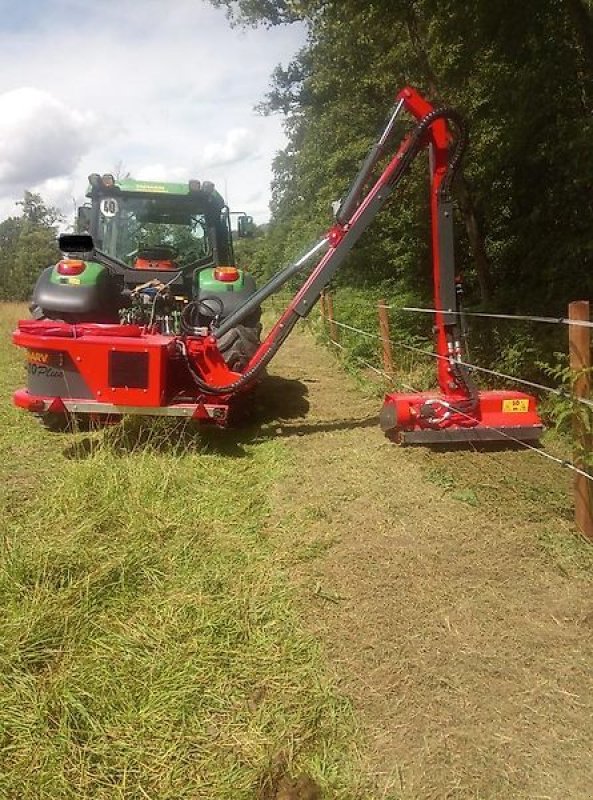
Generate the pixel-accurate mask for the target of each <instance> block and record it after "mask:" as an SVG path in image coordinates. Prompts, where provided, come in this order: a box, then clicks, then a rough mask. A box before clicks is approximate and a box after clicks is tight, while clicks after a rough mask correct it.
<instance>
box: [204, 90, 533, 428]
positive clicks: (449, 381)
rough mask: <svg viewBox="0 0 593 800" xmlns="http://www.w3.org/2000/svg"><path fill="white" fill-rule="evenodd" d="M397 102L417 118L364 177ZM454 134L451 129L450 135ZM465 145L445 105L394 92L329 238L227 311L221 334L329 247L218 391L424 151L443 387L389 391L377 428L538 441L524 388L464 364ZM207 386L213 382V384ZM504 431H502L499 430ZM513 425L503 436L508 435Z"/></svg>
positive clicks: (244, 380) (323, 279) (383, 142)
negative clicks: (461, 193)
mask: <svg viewBox="0 0 593 800" xmlns="http://www.w3.org/2000/svg"><path fill="white" fill-rule="evenodd" d="M402 109H405V110H406V111H408V112H409V113H410V114H411V115H412V116H413V117H415V119H416V120H417V125H416V127H415V128H414V129H413V130H412V131H411V132H410V133H409V134H408V135H407V136H406V137H405V139H404V140H403V142H402V143H401V144H400V146H399V148H398V149H397V152H396V153H395V155H393V156H392V158H391V160H390V161H389V162H388V164H387V166H386V167H385V168H384V169H383V171H382V173H381V174H380V175H379V177H378V178H377V179H376V180H375V181H374V183H372V185H371V186H370V188H369V189H368V190H367V186H368V185H369V184H370V183H371V180H372V177H373V173H374V171H375V168H376V167H377V165H378V163H379V161H380V160H381V159H382V158H383V157H384V156H385V155H386V150H387V144H388V141H389V139H390V136H391V134H392V132H393V127H394V123H395V120H396V118H397V116H398V114H399V113H400V111H401V110H402ZM451 128H453V130H454V131H455V136H453V134H452V133H451ZM466 144H467V134H466V128H465V124H464V122H463V119H462V118H461V117H460V116H459V114H458V113H457V112H456V111H454V110H453V109H451V108H435V107H434V106H433V105H431V103H429V102H428V101H427V100H426V99H424V98H423V97H422V96H421V95H420V94H419V93H418V92H417V91H416V90H415V89H413V88H411V87H406V88H404V89H403V90H402V91H401V92H400V93H399V94H398V95H397V97H396V104H395V107H394V109H393V112H392V115H391V117H390V120H389V122H388V124H387V126H386V128H385V130H384V132H383V134H382V136H381V137H380V139H379V141H378V142H377V143H376V144H375V145H374V146H373V148H372V149H371V151H370V153H369V155H368V156H367V159H366V160H365V162H364V164H363V165H362V167H361V169H360V172H359V174H358V176H357V177H356V179H355V181H354V183H353V185H352V187H351V189H350V191H349V194H348V196H347V197H346V199H345V200H344V201H343V202H342V204H341V207H340V209H339V210H338V212H337V214H336V222H335V224H334V226H333V227H332V228H331V229H330V230H329V231H328V233H327V235H326V236H325V237H324V238H323V239H322V240H321V241H320V242H318V243H317V244H316V245H315V246H314V247H313V248H312V249H311V251H310V252H309V253H308V254H307V255H306V256H305V257H304V258H302V259H301V260H300V261H298V262H296V263H295V264H293V265H290V266H289V267H287V268H285V269H284V270H282V271H281V272H280V273H279V274H278V275H277V276H275V277H274V278H272V279H271V281H269V282H268V284H266V285H265V286H264V287H262V288H261V289H260V290H259V291H258V292H256V294H255V295H254V296H253V297H252V298H251V299H250V300H248V301H247V303H246V304H245V305H244V306H242V307H241V308H240V309H239V310H238V311H236V312H235V313H234V314H232V315H231V316H229V317H228V318H227V319H226V320H224V322H223V323H222V325H221V326H220V327H219V328H218V329H217V330H216V331H215V334H214V335H215V336H216V337H219V336H222V335H223V334H224V333H225V332H226V331H227V330H229V329H230V328H231V327H233V326H234V325H236V324H237V323H238V322H240V321H241V320H242V319H243V318H244V317H246V316H248V314H250V313H251V312H252V310H253V309H254V308H255V307H256V306H257V305H259V304H260V303H261V302H262V301H263V300H264V299H266V297H268V296H270V295H271V294H273V293H274V292H275V291H277V290H278V288H280V286H282V285H283V284H284V283H286V281H288V280H289V279H290V278H291V277H292V276H293V275H295V274H296V273H298V272H300V271H301V270H302V269H303V267H304V265H305V263H306V261H307V258H308V257H309V256H312V255H313V254H314V253H316V252H317V251H318V250H320V249H321V248H323V247H327V250H326V252H325V253H324V255H323V256H322V257H321V259H320V260H319V262H318V263H317V265H316V266H315V267H314V269H313V270H312V271H311V273H310V275H309V276H308V278H307V279H306V280H305V282H304V284H303V286H302V287H301V289H300V290H299V291H298V292H297V294H296V295H295V297H294V298H293V300H292V301H291V302H290V304H289V306H288V307H287V308H286V310H285V311H284V313H283V314H282V316H281V317H280V319H279V320H278V322H277V323H276V325H275V326H274V327H273V328H272V330H271V331H270V333H269V334H268V336H267V338H266V339H265V341H264V342H263V343H262V345H261V346H260V348H259V349H258V351H257V352H256V354H255V355H254V356H253V358H252V360H251V362H250V363H249V365H248V367H247V369H246V370H245V372H244V373H243V374H242V375H241V377H240V378H239V379H238V381H236V382H235V384H232V385H230V386H226V387H220V389H219V390H218V391H230V392H233V391H237V390H240V389H241V388H242V386H244V385H246V384H248V383H249V382H251V381H252V380H253V379H254V378H255V377H256V376H257V374H258V373H259V371H260V370H261V369H262V368H263V367H265V366H266V365H267V364H268V363H269V361H270V360H271V359H272V357H273V356H274V354H275V353H276V352H277V351H278V349H279V348H280V346H281V345H282V343H283V342H284V341H285V339H286V338H287V336H288V334H289V333H290V332H291V330H292V329H293V328H294V326H295V324H296V323H297V322H298V320H299V319H300V318H302V317H305V316H307V314H308V313H309V312H310V310H311V308H312V307H313V306H314V305H315V303H316V302H317V301H318V299H319V296H320V294H321V291H322V290H323V289H324V287H325V286H326V285H327V284H328V283H329V282H330V280H331V279H332V277H333V276H334V274H335V273H336V271H337V270H338V269H339V267H340V266H341V264H342V263H343V262H344V260H345V258H346V257H347V255H348V253H349V252H350V250H351V249H352V247H353V246H354V244H355V243H356V242H357V241H358V239H359V238H360V236H361V235H362V234H363V232H364V231H365V230H366V228H367V227H368V226H369V225H370V223H371V222H372V220H373V219H374V217H375V216H376V214H377V213H378V212H379V211H380V210H381V208H382V207H383V205H384V204H385V202H386V201H387V199H388V197H389V195H390V194H391V192H392V191H393V189H394V188H395V187H396V186H397V184H398V183H399V181H400V180H401V179H402V178H403V177H404V175H405V174H406V172H407V170H408V169H409V167H410V165H411V163H412V161H413V160H414V158H415V157H416V155H418V153H419V152H420V151H422V150H424V149H425V148H427V149H428V151H429V161H430V180H431V196H430V212H431V224H432V261H433V280H434V303H435V305H434V307H435V309H436V313H435V326H434V330H435V337H436V342H435V345H436V348H435V349H436V353H435V355H436V358H437V376H438V384H439V388H440V393H434V392H422V393H420V392H419V393H414V394H412V395H405V394H398V393H394V394H389V395H387V396H386V398H385V403H384V407H383V411H382V412H381V417H380V421H381V426H382V427H383V429H384V430H385V431H386V432H388V433H389V434H392V435H395V436H396V437H397V438H399V439H400V440H402V441H404V442H408V443H420V442H436V441H467V440H472V441H473V440H482V439H484V440H486V439H499V440H500V439H503V440H504V439H505V438H508V437H509V435H511V437H514V438H519V439H521V440H524V439H537V438H539V436H540V434H541V431H542V425H541V421H540V419H539V417H538V415H537V411H536V401H535V399H534V398H533V397H531V396H529V395H526V394H524V393H521V392H504V391H499V392H479V391H478V389H477V388H476V386H475V385H474V382H473V380H472V379H471V377H470V375H469V370H468V368H467V367H466V366H465V365H464V364H463V361H462V350H461V344H460V338H461V337H460V335H459V328H458V323H457V319H458V313H457V312H458V310H459V309H458V297H457V286H456V277H455V257H454V231H453V202H452V198H451V185H452V182H453V180H454V178H455V175H456V172H457V171H458V169H459V167H460V165H461V159H462V157H463V152H464V150H465V147H466ZM210 388H211V387H210ZM505 431H506V433H505ZM509 431H510V432H511V433H510V434H509V433H508V432H509Z"/></svg>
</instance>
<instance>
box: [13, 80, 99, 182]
mask: <svg viewBox="0 0 593 800" xmlns="http://www.w3.org/2000/svg"><path fill="white" fill-rule="evenodd" d="M95 123H96V121H95V119H94V116H93V115H92V114H91V113H90V112H81V111H77V110H76V109H70V108H68V107H67V106H66V105H65V104H64V103H62V102H61V101H60V100H58V99H57V98H56V97H54V96H53V95H52V94H50V93H49V92H46V91H42V90H40V89H35V88H29V87H27V88H19V89H13V90H12V91H8V92H4V93H3V94H0V192H1V191H2V190H6V189H10V188H13V187H19V188H20V187H22V188H25V187H28V186H31V185H36V184H39V183H42V182H43V181H46V180H48V179H51V178H57V177H61V176H65V175H68V174H69V173H71V172H72V170H73V169H74V168H75V167H76V166H77V164H78V162H79V161H80V158H81V157H82V155H83V154H84V153H85V152H86V151H87V150H88V148H89V146H90V145H91V143H92V139H93V127H94V125H95Z"/></svg>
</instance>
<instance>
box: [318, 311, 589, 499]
mask: <svg viewBox="0 0 593 800" xmlns="http://www.w3.org/2000/svg"><path fill="white" fill-rule="evenodd" d="M379 308H383V309H389V308H392V307H390V306H388V305H386V304H384V303H380V304H379ZM403 310H405V309H403ZM332 311H333V306H332ZM422 311H426V312H427V313H430V311H431V310H430V309H422ZM432 313H434V311H433V312H432ZM322 318H323V319H324V320H327V321H328V322H330V323H331V324H333V325H335V326H337V327H338V328H341V329H343V330H347V331H350V332H351V333H354V334H356V335H358V336H361V337H364V338H366V339H372V340H373V341H376V342H382V341H384V339H383V337H382V336H380V335H379V334H377V333H373V332H372V331H368V330H363V329H362V328H358V327H356V326H355V325H351V324H349V323H347V322H344V321H342V320H337V319H335V317H334V316H333V313H332V315H331V317H328V316H327V315H326V313H325V309H324V307H323V305H322ZM511 318H514V317H511ZM536 319H537V318H536ZM583 327H593V326H589V325H587V326H583ZM389 341H390V342H391V343H392V344H393V345H395V346H396V347H403V348H404V349H407V350H410V351H413V352H415V353H419V354H422V355H424V356H430V357H432V358H436V359H444V360H446V361H448V359H447V358H446V357H445V356H442V355H440V354H438V353H435V352H433V351H430V350H425V349H423V348H421V347H416V346H413V345H409V344H405V343H403V342H396V341H394V340H392V339H390V340H389ZM330 342H331V344H332V345H334V346H335V347H336V348H338V349H339V350H340V351H345V350H346V348H345V347H344V346H343V345H342V344H341V343H340V342H338V341H336V340H335V339H334V338H332V337H330ZM351 357H352V358H354V359H355V360H356V361H357V362H359V363H361V364H362V365H364V366H365V367H366V368H368V369H370V370H372V371H373V372H375V373H376V374H378V375H380V376H382V377H383V378H385V379H386V380H387V381H388V382H389V383H391V384H396V383H399V385H400V386H401V387H402V389H404V390H405V391H410V392H412V393H414V394H421V393H422V392H421V390H419V389H417V388H416V387H414V386H410V385H409V384H407V383H405V382H403V381H400V380H397V379H396V378H395V377H394V375H390V374H389V373H387V372H386V371H384V370H382V369H379V368H377V367H375V366H373V365H372V364H370V363H369V362H368V361H367V360H366V359H363V358H362V357H360V356H357V355H352V354H351ZM459 363H461V364H462V365H463V366H465V367H466V368H468V369H472V370H475V371H478V372H483V373H486V374H489V375H494V376H496V377H498V378H502V379H505V380H509V381H513V382H515V383H519V384H522V385H525V386H529V387H531V388H534V389H537V390H538V391H544V392H548V393H551V394H554V395H557V396H562V397H565V396H571V395H570V394H569V393H568V392H567V391H566V390H565V389H563V388H558V387H551V386H545V385H543V384H538V383H535V382H533V381H526V380H524V379H522V378H517V377H516V376H513V375H506V374H505V373H502V372H497V371H496V370H490V369H487V368H485V367H479V366H478V365H476V364H470V363H467V362H463V361H462V362H459ZM573 399H575V400H577V401H579V402H581V403H583V405H586V406H588V407H592V406H593V402H592V401H590V400H587V399H586V398H578V397H573ZM443 404H444V405H447V403H446V401H443ZM455 411H456V413H459V414H460V415H461V416H462V417H465V418H466V419H467V420H468V421H469V422H472V423H474V424H479V425H480V426H481V427H482V428H486V429H488V430H489V431H491V432H494V433H496V434H497V435H499V436H502V437H503V438H504V439H506V440H508V441H510V442H513V444H515V445H517V446H521V447H523V448H524V449H526V450H528V451H530V452H533V453H537V454H538V455H539V456H540V457H542V458H545V459H547V460H548V461H551V462H553V463H555V464H557V465H559V466H561V467H563V468H565V469H568V470H570V471H571V472H573V473H574V474H575V475H579V476H580V477H582V478H584V479H586V480H587V481H588V482H589V483H591V484H593V475H591V474H589V472H587V471H586V470H584V469H581V467H579V466H577V465H576V464H575V463H574V462H573V461H570V460H568V459H563V458H559V457H558V456H555V455H553V454H552V453H549V452H548V451H547V450H545V449H544V448H543V447H541V446H538V447H536V446H534V445H532V444H529V443H528V442H525V441H523V440H521V439H518V438H516V437H515V436H513V435H512V434H510V433H509V432H508V430H503V429H502V428H497V427H494V426H490V425H486V424H484V422H483V421H482V420H479V419H478V418H477V417H475V416H472V415H471V414H468V413H465V412H463V411H459V410H458V409H457V408H456V409H455Z"/></svg>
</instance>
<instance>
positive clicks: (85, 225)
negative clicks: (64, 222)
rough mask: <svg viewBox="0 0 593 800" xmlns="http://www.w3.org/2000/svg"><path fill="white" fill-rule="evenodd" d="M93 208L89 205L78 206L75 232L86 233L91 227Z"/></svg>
mask: <svg viewBox="0 0 593 800" xmlns="http://www.w3.org/2000/svg"><path fill="white" fill-rule="evenodd" d="M92 213H93V209H92V208H91V207H90V206H80V208H79V209H78V214H77V215H76V232H77V233H88V232H89V231H90V229H91V218H92Z"/></svg>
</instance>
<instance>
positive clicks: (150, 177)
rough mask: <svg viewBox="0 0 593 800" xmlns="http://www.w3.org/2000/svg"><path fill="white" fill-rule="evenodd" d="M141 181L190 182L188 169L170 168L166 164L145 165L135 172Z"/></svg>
mask: <svg viewBox="0 0 593 800" xmlns="http://www.w3.org/2000/svg"><path fill="white" fill-rule="evenodd" d="M132 177H134V178H136V179H137V180H139V181H188V180H189V174H188V170H187V167H169V166H167V165H166V164H145V165H144V166H141V167H140V168H139V169H137V170H134V174H133V176H132Z"/></svg>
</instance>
